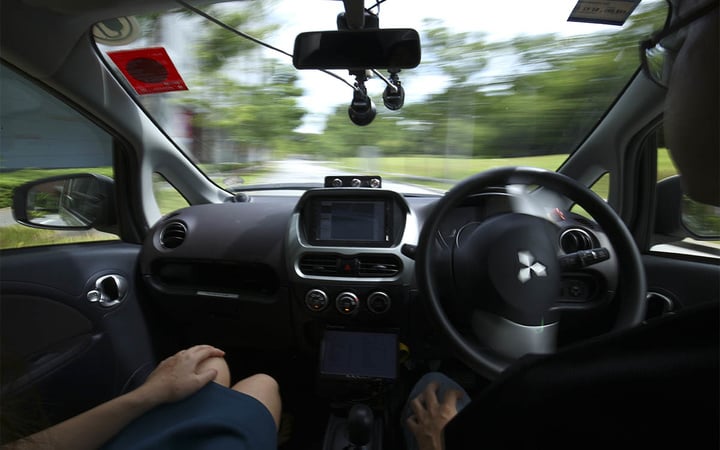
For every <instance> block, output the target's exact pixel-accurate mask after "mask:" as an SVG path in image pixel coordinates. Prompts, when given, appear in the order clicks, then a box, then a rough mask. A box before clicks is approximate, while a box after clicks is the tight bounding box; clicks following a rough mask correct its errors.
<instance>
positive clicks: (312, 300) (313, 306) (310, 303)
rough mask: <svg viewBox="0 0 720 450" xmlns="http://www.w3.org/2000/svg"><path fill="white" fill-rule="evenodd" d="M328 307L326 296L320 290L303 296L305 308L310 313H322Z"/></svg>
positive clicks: (313, 290) (311, 291)
mask: <svg viewBox="0 0 720 450" xmlns="http://www.w3.org/2000/svg"><path fill="white" fill-rule="evenodd" d="M327 305H328V296H327V294H326V293H325V292H323V291H321V290H320V289H312V290H309V291H308V292H307V294H305V306H307V307H308V309H309V310H311V311H322V310H323V309H325V307H326V306H327Z"/></svg>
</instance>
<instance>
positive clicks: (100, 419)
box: [7, 345, 224, 450]
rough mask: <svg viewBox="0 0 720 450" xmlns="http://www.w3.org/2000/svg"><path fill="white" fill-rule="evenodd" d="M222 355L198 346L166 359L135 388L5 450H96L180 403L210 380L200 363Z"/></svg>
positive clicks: (213, 373) (210, 373)
mask: <svg viewBox="0 0 720 450" xmlns="http://www.w3.org/2000/svg"><path fill="white" fill-rule="evenodd" d="M223 355H224V352H223V351H222V350H220V349H217V348H215V347H211V346H209V345H199V346H195V347H192V348H189V349H187V350H183V351H181V352H179V353H177V354H175V355H173V356H171V357H170V358H167V359H166V360H164V361H163V362H161V363H160V365H158V367H157V368H156V369H155V370H154V371H153V372H152V373H151V374H150V375H149V376H148V379H147V380H146V381H145V383H143V385H142V386H140V387H139V388H137V389H135V390H133V391H131V392H128V393H127V394H124V395H121V396H119V397H117V398H115V399H113V400H110V401H108V402H105V403H103V404H101V405H98V406H96V407H95V408H93V409H90V410H88V411H86V412H84V413H82V414H80V415H77V416H75V417H72V418H70V419H68V420H65V421H64V422H61V423H59V424H57V425H54V426H52V427H50V428H48V429H46V430H43V431H40V432H38V433H35V434H33V435H32V436H29V437H27V438H24V439H21V440H19V441H16V442H13V443H11V444H9V445H8V446H7V448H8V449H13V450H15V449H20V450H24V449H33V450H34V449H50V448H52V449H58V450H61V449H73V450H84V449H96V448H99V447H100V446H101V445H103V444H104V443H105V442H107V441H108V440H110V439H111V438H112V437H113V436H115V435H116V434H117V433H118V432H120V430H122V429H123V428H124V427H125V426H126V425H128V424H129V423H130V422H132V421H133V420H134V419H136V418H138V417H140V416H141V415H143V414H144V413H146V412H148V411H150V410H151V409H153V408H155V407H156V406H159V405H161V404H163V403H170V402H175V401H178V400H181V399H183V398H185V397H187V396H189V395H191V394H193V393H194V392H196V391H198V390H199V389H200V388H202V387H203V386H205V385H206V384H207V383H208V382H210V381H211V380H213V379H214V378H215V376H216V375H217V370H215V369H211V368H208V369H205V370H200V371H198V367H199V366H200V364H201V363H202V362H203V361H206V360H207V359H209V358H213V357H221V356H223Z"/></svg>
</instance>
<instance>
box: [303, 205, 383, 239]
mask: <svg viewBox="0 0 720 450" xmlns="http://www.w3.org/2000/svg"><path fill="white" fill-rule="evenodd" d="M318 203H319V204H318V209H317V212H316V214H317V216H316V224H315V227H316V228H315V239H316V240H319V241H337V242H340V241H344V242H385V241H387V240H388V239H389V236H388V235H387V230H386V219H385V215H386V212H385V205H386V202H385V201H384V200H320V201H319V202H318Z"/></svg>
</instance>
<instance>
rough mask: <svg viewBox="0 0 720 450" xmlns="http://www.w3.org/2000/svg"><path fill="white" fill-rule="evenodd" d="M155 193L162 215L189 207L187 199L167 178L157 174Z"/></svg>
mask: <svg viewBox="0 0 720 450" xmlns="http://www.w3.org/2000/svg"><path fill="white" fill-rule="evenodd" d="M153 193H154V194H155V200H156V201H157V205H158V208H159V209H160V214H163V215H164V214H168V213H170V212H172V211H175V210H176V209H180V208H184V207H186V206H188V205H189V203H188V201H187V200H185V197H183V196H182V194H180V193H179V192H178V191H177V190H176V189H175V187H174V186H173V185H172V184H170V183H169V182H168V181H167V180H166V179H165V177H163V176H162V175H161V174H159V173H157V172H155V173H153Z"/></svg>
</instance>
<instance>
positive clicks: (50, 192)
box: [12, 173, 117, 233]
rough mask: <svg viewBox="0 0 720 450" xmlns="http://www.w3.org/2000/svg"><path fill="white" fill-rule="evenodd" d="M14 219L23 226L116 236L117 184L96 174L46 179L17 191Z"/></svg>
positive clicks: (23, 186) (22, 186)
mask: <svg viewBox="0 0 720 450" xmlns="http://www.w3.org/2000/svg"><path fill="white" fill-rule="evenodd" d="M12 209H13V217H14V218H15V220H16V221H17V222H19V223H21V224H23V225H27V226H29V227H34V228H44V229H49V230H87V229H90V228H95V229H98V230H100V231H106V232H109V233H116V232H117V230H116V229H115V227H116V225H117V220H116V216H115V183H114V182H113V180H112V179H111V178H108V177H106V176H103V175H95V174H87V173H83V174H72V175H60V176H56V177H50V178H43V179H40V180H35V181H31V182H29V183H25V184H23V185H21V186H18V187H17V188H15V191H14V192H13V206H12Z"/></svg>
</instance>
